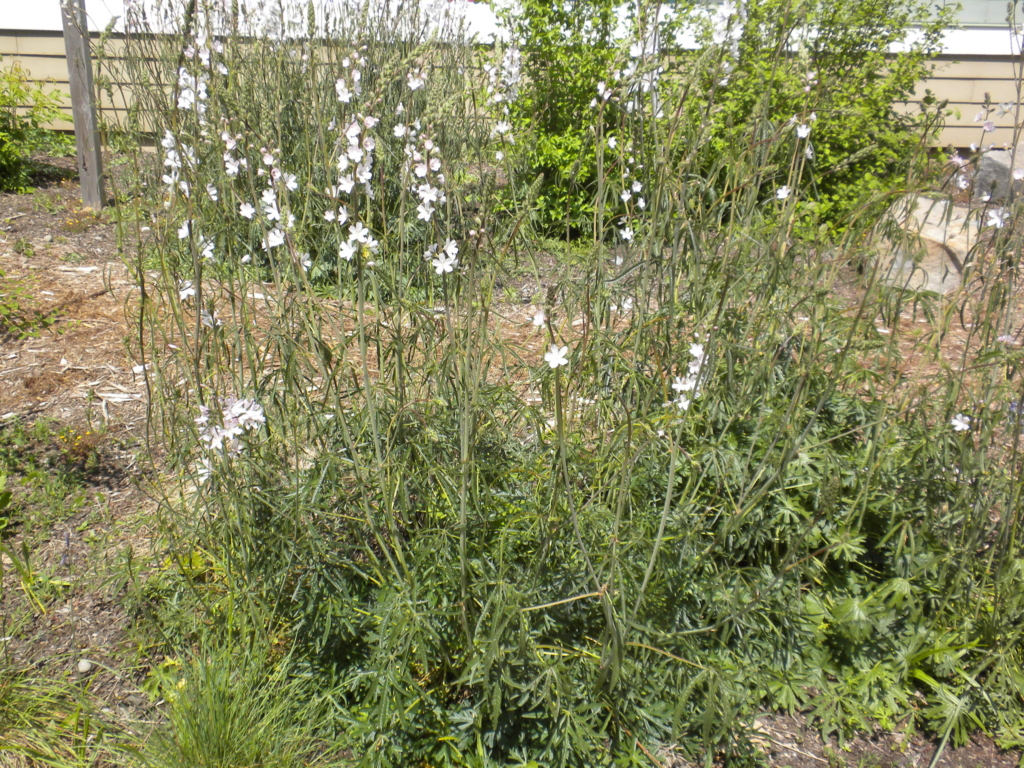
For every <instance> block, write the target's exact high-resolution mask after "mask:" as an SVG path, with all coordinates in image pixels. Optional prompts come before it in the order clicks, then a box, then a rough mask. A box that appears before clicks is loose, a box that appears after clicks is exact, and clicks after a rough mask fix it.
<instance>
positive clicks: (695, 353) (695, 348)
mask: <svg viewBox="0 0 1024 768" xmlns="http://www.w3.org/2000/svg"><path fill="white" fill-rule="evenodd" d="M690 355H691V356H692V357H696V358H697V359H698V360H703V359H704V345H703V344H691V345H690Z"/></svg>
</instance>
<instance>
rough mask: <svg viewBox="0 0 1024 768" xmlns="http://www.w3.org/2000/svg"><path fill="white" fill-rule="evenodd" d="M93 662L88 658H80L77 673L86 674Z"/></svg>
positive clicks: (90, 670) (90, 669)
mask: <svg viewBox="0 0 1024 768" xmlns="http://www.w3.org/2000/svg"><path fill="white" fill-rule="evenodd" d="M92 667H93V663H92V662H91V661H89V660H88V659H82V660H81V661H79V662H78V674H80V675H88V674H89V673H90V672H92Z"/></svg>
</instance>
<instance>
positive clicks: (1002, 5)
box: [948, 0, 1020, 27]
mask: <svg viewBox="0 0 1024 768" xmlns="http://www.w3.org/2000/svg"><path fill="white" fill-rule="evenodd" d="M948 4H949V5H955V3H952V2H950V3H948ZM960 5H962V6H963V8H961V10H960V13H959V14H957V20H958V21H959V22H960V23H961V24H963V25H964V26H965V27H1005V26H1006V0H960ZM1018 19H1019V20H1020V17H1018Z"/></svg>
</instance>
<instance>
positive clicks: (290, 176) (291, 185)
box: [284, 173, 299, 192]
mask: <svg viewBox="0 0 1024 768" xmlns="http://www.w3.org/2000/svg"><path fill="white" fill-rule="evenodd" d="M284 186H285V188H286V189H289V190H291V191H292V192H294V191H295V190H296V189H298V188H299V181H298V179H296V178H295V174H294V173H286V174H285V175H284Z"/></svg>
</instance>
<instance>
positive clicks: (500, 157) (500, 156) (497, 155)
mask: <svg viewBox="0 0 1024 768" xmlns="http://www.w3.org/2000/svg"><path fill="white" fill-rule="evenodd" d="M494 159H495V160H497V161H498V162H499V163H500V162H501V161H502V160H504V159H505V153H504V152H501V151H498V152H495V153H494Z"/></svg>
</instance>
